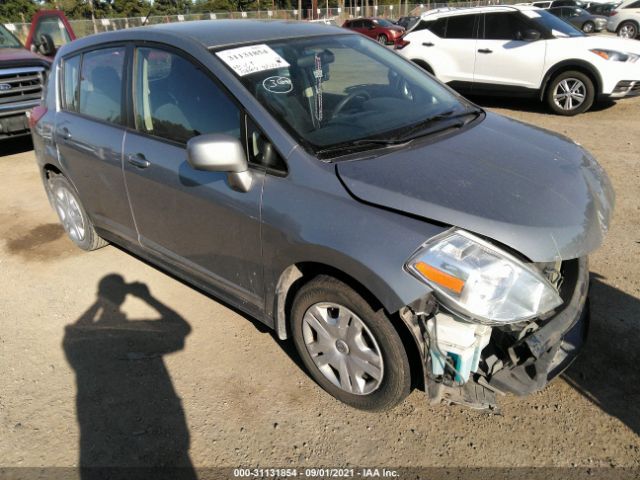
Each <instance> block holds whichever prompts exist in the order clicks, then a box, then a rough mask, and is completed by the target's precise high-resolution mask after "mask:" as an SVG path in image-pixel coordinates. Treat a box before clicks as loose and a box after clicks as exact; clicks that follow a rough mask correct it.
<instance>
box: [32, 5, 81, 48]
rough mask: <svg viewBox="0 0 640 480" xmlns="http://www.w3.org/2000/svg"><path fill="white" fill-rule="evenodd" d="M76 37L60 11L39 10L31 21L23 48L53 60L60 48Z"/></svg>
mask: <svg viewBox="0 0 640 480" xmlns="http://www.w3.org/2000/svg"><path fill="white" fill-rule="evenodd" d="M75 38H76V35H75V33H74V31H73V28H72V27H71V24H70V23H69V20H67V17H66V16H65V14H64V13H63V12H61V11H60V10H39V11H38V12H36V13H35V15H34V16H33V18H32V19H31V28H30V30H29V36H28V37H27V41H26V42H25V47H27V48H28V49H30V50H31V51H34V52H38V53H40V54H42V55H44V56H46V57H50V58H52V59H53V57H54V55H55V54H56V52H57V51H58V49H59V48H60V47H62V46H63V45H66V44H67V43H69V42H71V41H73V40H75Z"/></svg>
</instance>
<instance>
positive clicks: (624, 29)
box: [617, 22, 638, 39]
mask: <svg viewBox="0 0 640 480" xmlns="http://www.w3.org/2000/svg"><path fill="white" fill-rule="evenodd" d="M617 33H618V36H619V37H622V38H631V39H634V38H636V37H637V36H638V25H636V24H635V23H634V22H622V23H621V24H620V26H619V27H618V32H617Z"/></svg>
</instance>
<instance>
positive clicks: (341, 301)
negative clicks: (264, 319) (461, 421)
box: [290, 276, 411, 410]
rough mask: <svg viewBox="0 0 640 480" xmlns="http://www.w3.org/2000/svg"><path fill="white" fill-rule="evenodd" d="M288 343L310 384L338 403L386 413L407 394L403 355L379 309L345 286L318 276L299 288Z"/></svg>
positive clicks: (407, 375)
mask: <svg viewBox="0 0 640 480" xmlns="http://www.w3.org/2000/svg"><path fill="white" fill-rule="evenodd" d="M290 321H291V330H292V334H293V341H294V344H295V346H296V349H297V350H298V353H299V355H300V357H301V358H302V361H303V363H304V364H305V366H306V368H307V370H308V371H309V373H310V374H311V376H312V377H313V379H314V380H315V381H316V382H317V383H318V384H319V385H320V386H321V387H322V388H324V389H325V390H326V391H327V392H329V393H330V394H331V395H333V396H334V397H335V398H337V399H338V400H340V401H342V402H344V403H346V404H348V405H351V406H352V407H356V408H359V409H362V410H387V409H390V408H392V407H394V406H395V405H397V404H398V403H400V402H401V401H402V400H403V399H404V398H405V397H406V396H407V395H408V394H409V391H410V388H411V375H410V370H409V360H408V357H407V353H406V350H405V348H404V345H403V344H402V341H401V340H400V336H399V335H398V332H396V330H395V328H394V327H393V325H392V324H391V321H390V320H389V318H388V317H387V316H386V315H385V313H384V311H383V310H382V309H380V310H377V311H375V310H373V308H372V307H371V305H369V303H368V302H367V301H366V300H364V299H363V298H362V297H361V296H360V295H359V294H358V293H357V292H355V291H354V290H353V289H351V288H350V287H349V286H348V285H346V284H345V283H343V282H341V281H339V280H337V279H335V278H332V277H328V276H319V277H317V278H315V279H314V280H312V281H310V282H309V283H308V284H306V285H305V286H303V287H302V288H301V289H300V291H299V292H298V294H297V295H296V297H295V299H294V302H293V306H292V309H291V318H290Z"/></svg>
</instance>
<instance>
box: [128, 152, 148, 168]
mask: <svg viewBox="0 0 640 480" xmlns="http://www.w3.org/2000/svg"><path fill="white" fill-rule="evenodd" d="M127 162H129V163H130V164H131V165H133V166H134V167H138V168H147V167H148V166H149V165H151V162H150V161H149V160H147V159H146V158H145V157H144V155H143V154H142V153H135V154H131V155H127Z"/></svg>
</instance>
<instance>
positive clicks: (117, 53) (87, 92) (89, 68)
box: [78, 47, 125, 124]
mask: <svg viewBox="0 0 640 480" xmlns="http://www.w3.org/2000/svg"><path fill="white" fill-rule="evenodd" d="M124 58H125V47H116V48H106V49H102V50H94V51H91V52H87V53H85V54H84V55H83V56H82V67H81V75H80V103H79V107H78V111H79V112H80V113H81V114H83V115H87V116H89V117H92V118H95V119H98V120H103V121H105V122H110V123H116V124H121V123H122V120H123V113H122V112H123V104H122V85H123V82H122V77H123V72H124Z"/></svg>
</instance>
